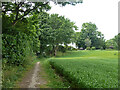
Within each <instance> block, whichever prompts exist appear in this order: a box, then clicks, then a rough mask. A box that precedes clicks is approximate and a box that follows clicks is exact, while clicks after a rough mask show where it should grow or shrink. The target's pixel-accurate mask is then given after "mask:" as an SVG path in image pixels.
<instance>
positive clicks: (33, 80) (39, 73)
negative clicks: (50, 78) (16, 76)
mask: <svg viewBox="0 0 120 90" xmlns="http://www.w3.org/2000/svg"><path fill="white" fill-rule="evenodd" d="M43 73H44V71H43V69H42V67H41V65H40V62H37V63H36V64H35V66H34V68H32V69H31V70H30V71H29V72H28V73H27V74H26V75H25V77H24V78H23V80H22V81H21V82H20V84H19V86H20V88H41V87H42V88H46V87H47V86H46V84H47V81H46V80H45V78H44V77H46V76H45V74H44V75H43Z"/></svg>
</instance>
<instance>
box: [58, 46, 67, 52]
mask: <svg viewBox="0 0 120 90" xmlns="http://www.w3.org/2000/svg"><path fill="white" fill-rule="evenodd" d="M58 51H60V52H63V53H65V52H66V48H65V47H64V46H62V45H59V47H58Z"/></svg>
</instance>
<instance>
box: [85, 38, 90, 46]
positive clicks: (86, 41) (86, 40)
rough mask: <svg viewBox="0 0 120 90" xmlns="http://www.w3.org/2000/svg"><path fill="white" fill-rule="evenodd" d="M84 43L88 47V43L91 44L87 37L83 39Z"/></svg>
mask: <svg viewBox="0 0 120 90" xmlns="http://www.w3.org/2000/svg"><path fill="white" fill-rule="evenodd" d="M85 45H86V46H87V47H90V45H91V40H90V39H89V38H87V39H85Z"/></svg>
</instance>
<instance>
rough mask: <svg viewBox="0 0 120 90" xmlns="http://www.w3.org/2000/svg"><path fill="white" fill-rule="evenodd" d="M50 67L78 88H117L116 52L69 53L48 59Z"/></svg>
mask: <svg viewBox="0 0 120 90" xmlns="http://www.w3.org/2000/svg"><path fill="white" fill-rule="evenodd" d="M49 63H50V64H51V66H52V67H53V68H54V69H55V70H56V72H57V73H59V74H60V75H61V76H63V77H65V78H66V79H67V80H68V81H69V82H70V83H71V86H70V87H78V88H117V87H118V51H103V50H102V51H101V50H96V51H92V50H90V51H87V50H86V51H85V50H84V51H71V52H67V54H66V55H64V56H62V57H56V58H51V59H49Z"/></svg>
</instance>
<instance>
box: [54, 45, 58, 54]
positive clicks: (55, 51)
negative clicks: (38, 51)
mask: <svg viewBox="0 0 120 90" xmlns="http://www.w3.org/2000/svg"><path fill="white" fill-rule="evenodd" d="M57 50H58V44H57V45H56V47H55V49H54V56H56V55H57Z"/></svg>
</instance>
